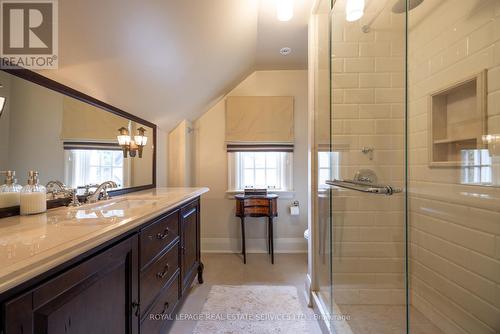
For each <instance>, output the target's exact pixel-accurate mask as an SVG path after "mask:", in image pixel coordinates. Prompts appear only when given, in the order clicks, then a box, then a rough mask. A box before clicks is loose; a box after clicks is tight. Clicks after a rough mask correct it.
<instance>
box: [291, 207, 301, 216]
mask: <svg viewBox="0 0 500 334" xmlns="http://www.w3.org/2000/svg"><path fill="white" fill-rule="evenodd" d="M290 214H291V215H292V216H298V215H299V214H300V210H299V207H298V206H291V207H290Z"/></svg>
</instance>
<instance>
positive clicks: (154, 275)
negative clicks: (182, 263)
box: [140, 242, 179, 310]
mask: <svg viewBox="0 0 500 334" xmlns="http://www.w3.org/2000/svg"><path fill="white" fill-rule="evenodd" d="M178 268H179V242H176V243H175V244H174V245H173V247H171V248H170V250H169V251H168V252H167V253H165V254H164V255H162V256H161V257H160V258H159V259H158V260H156V261H155V262H154V263H153V264H151V265H150V266H148V268H147V269H146V270H145V271H143V272H142V273H141V287H140V289H141V290H140V291H141V294H140V296H141V304H142V305H144V306H143V309H144V310H147V309H148V308H149V306H150V305H151V303H152V302H153V300H154V298H155V297H156V295H157V294H158V293H159V292H160V291H161V289H162V288H163V287H164V286H165V284H167V282H168V281H169V280H170V279H171V278H172V276H174V274H175V273H176V272H177V269H178Z"/></svg>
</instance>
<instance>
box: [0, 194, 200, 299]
mask: <svg viewBox="0 0 500 334" xmlns="http://www.w3.org/2000/svg"><path fill="white" fill-rule="evenodd" d="M206 192H208V188H156V189H151V190H145V191H140V192H135V193H130V194H127V195H123V196H117V197H114V198H112V199H110V200H107V201H101V202H98V203H95V204H88V205H84V206H81V207H79V208H66V207H62V208H57V209H53V210H49V211H48V212H47V213H44V214H40V215H35V216H16V217H9V218H3V219H0V293H2V292H5V291H7V290H9V289H11V288H13V287H15V286H17V285H19V284H21V283H23V282H25V281H27V280H29V279H31V278H33V277H36V276H37V275H39V274H42V273H44V272H46V271H47V270H50V269H52V268H54V267H56V266H57V265H60V264H62V263H64V262H66V261H68V260H71V259H72V258H74V257H76V256H78V255H80V254H83V253H85V252H86V251H88V250H91V249H92V248H95V247H97V246H99V245H101V244H103V243H105V242H106V241H109V240H111V239H113V238H115V237H118V236H120V235H122V234H124V233H126V232H127V231H130V230H131V229H133V228H136V227H138V226H140V225H141V224H144V223H145V222H147V221H148V220H150V219H151V218H154V217H156V216H158V215H160V214H162V213H164V212H167V211H169V210H171V209H173V208H175V207H177V206H179V205H181V204H183V203H185V202H187V201H189V200H191V199H193V198H195V197H198V196H200V195H202V194H204V193H206Z"/></svg>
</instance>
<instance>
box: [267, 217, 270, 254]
mask: <svg viewBox="0 0 500 334" xmlns="http://www.w3.org/2000/svg"><path fill="white" fill-rule="evenodd" d="M267 254H269V255H271V223H270V222H269V219H268V220H267Z"/></svg>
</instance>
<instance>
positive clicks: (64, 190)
mask: <svg viewBox="0 0 500 334" xmlns="http://www.w3.org/2000/svg"><path fill="white" fill-rule="evenodd" d="M45 188H47V194H49V195H51V196H52V199H56V198H58V197H59V195H61V194H62V197H68V196H69V189H68V187H66V185H65V184H64V183H62V182H61V181H57V180H56V181H49V182H47V184H46V185H45Z"/></svg>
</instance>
